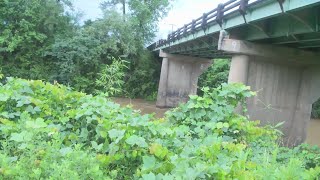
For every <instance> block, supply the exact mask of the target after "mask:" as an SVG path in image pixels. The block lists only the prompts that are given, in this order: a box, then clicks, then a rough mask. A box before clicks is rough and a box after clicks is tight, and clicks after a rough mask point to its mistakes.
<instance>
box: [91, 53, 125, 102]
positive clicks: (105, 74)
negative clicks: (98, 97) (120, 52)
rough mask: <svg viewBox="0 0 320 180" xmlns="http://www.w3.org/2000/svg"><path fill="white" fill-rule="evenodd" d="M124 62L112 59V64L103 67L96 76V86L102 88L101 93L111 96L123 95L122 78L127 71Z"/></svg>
mask: <svg viewBox="0 0 320 180" xmlns="http://www.w3.org/2000/svg"><path fill="white" fill-rule="evenodd" d="M126 63H128V62H127V61H125V60H121V59H115V58H113V60H112V64H110V65H105V66H104V67H103V68H102V70H101V72H100V73H99V74H98V79H97V80H96V85H97V86H98V87H102V92H104V93H108V94H109V95H111V96H117V95H122V94H123V93H124V90H123V89H124V84H125V83H124V76H125V71H126V69H128V67H127V65H126Z"/></svg>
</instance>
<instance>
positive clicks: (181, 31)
mask: <svg viewBox="0 0 320 180" xmlns="http://www.w3.org/2000/svg"><path fill="white" fill-rule="evenodd" d="M262 1H264V0H256V1H253V2H250V0H229V1H227V2H225V3H221V4H219V5H218V7H217V8H215V9H213V10H211V11H209V12H208V13H204V14H203V15H202V16H201V17H199V18H198V19H195V20H192V22H190V23H189V24H185V25H184V26H183V27H181V28H178V29H177V30H176V31H174V32H172V33H170V34H169V35H168V38H167V39H161V40H159V41H157V42H155V43H153V44H151V45H150V46H149V49H156V48H158V47H161V46H163V45H167V44H168V45H169V44H170V42H174V41H176V40H179V39H181V38H182V37H185V36H187V35H189V34H193V33H195V32H196V31H197V30H199V29H206V28H207V27H208V24H210V23H213V22H216V23H217V24H219V26H220V27H222V23H223V17H224V16H226V15H228V14H231V13H234V12H236V11H239V12H240V14H241V15H242V16H243V17H244V20H245V21H246V19H245V14H246V11H247V9H248V7H249V6H251V5H254V4H257V3H259V2H262ZM277 1H278V2H279V4H280V7H281V9H282V4H283V3H284V1H285V0H277Z"/></svg>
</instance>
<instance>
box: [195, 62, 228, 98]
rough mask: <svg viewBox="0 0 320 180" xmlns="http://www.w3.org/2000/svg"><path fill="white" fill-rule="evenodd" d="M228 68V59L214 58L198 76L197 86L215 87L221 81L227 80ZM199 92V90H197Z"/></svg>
mask: <svg viewBox="0 0 320 180" xmlns="http://www.w3.org/2000/svg"><path fill="white" fill-rule="evenodd" d="M229 69H230V60H228V59H215V60H214V63H213V64H212V65H211V66H210V67H209V68H208V70H206V71H205V72H204V73H203V74H202V75H201V76H200V77H199V83H198V86H199V87H200V89H199V90H201V88H202V87H209V88H216V87H219V86H220V85H221V84H222V83H226V82H228V75H229ZM198 92H199V94H201V93H202V92H201V91H198Z"/></svg>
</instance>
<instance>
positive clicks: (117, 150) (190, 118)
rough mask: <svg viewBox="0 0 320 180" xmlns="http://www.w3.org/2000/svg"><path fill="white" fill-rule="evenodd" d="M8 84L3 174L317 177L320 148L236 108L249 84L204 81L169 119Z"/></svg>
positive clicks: (33, 85)
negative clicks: (281, 138) (288, 141)
mask: <svg viewBox="0 0 320 180" xmlns="http://www.w3.org/2000/svg"><path fill="white" fill-rule="evenodd" d="M3 83H4V84H3V85H1V86H0V94H1V96H0V179H146V180H152V179H166V180H169V179H268V180H269V179H299V180H300V179H317V178H318V177H319V175H320V163H319V161H320V160H319V158H320V156H319V154H320V152H319V148H316V147H314V148H312V147H309V146H308V145H303V146H299V147H297V148H295V149H288V148H284V147H279V146H278V145H277V138H278V131H276V130H274V128H273V127H264V128H262V127H258V126H257V125H258V124H259V123H258V122H253V121H248V119H247V118H246V117H245V116H241V115H239V114H235V113H234V109H235V107H236V106H237V105H238V103H239V102H242V101H243V100H244V99H245V98H247V97H250V96H252V95H254V93H253V92H250V91H249V89H248V87H245V86H243V85H241V84H232V85H227V84H223V85H222V86H220V87H218V88H215V89H210V90H209V89H208V88H204V89H203V90H204V95H203V96H201V97H200V96H192V97H191V99H190V101H189V102H188V103H187V104H185V105H181V106H180V107H178V108H176V109H175V110H173V111H171V112H169V113H168V114H167V116H166V117H165V118H162V119H155V118H154V117H153V116H152V115H143V116H142V115H140V114H139V113H138V112H137V111H134V110H132V109H131V108H130V107H125V108H121V107H120V106H119V105H118V104H115V103H113V102H111V101H110V100H108V99H106V98H105V97H104V96H102V95H101V96H92V95H86V94H84V93H80V92H75V91H71V90H70V89H69V88H67V87H65V86H62V85H59V84H54V85H52V84H49V83H44V82H42V81H27V80H23V79H15V78H7V79H6V80H5V81H4V82H3Z"/></svg>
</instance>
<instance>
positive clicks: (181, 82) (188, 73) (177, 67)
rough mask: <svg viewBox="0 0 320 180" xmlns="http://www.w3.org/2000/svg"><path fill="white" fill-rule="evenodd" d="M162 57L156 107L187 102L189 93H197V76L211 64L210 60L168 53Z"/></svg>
mask: <svg viewBox="0 0 320 180" xmlns="http://www.w3.org/2000/svg"><path fill="white" fill-rule="evenodd" d="M160 57H162V58H163V61H162V67H161V76H160V82H159V89H158V97H157V107H161V108H167V107H176V106H178V104H179V103H183V102H187V101H188V99H189V95H193V94H196V93H197V84H198V78H199V76H200V75H201V74H202V73H203V72H204V71H205V70H206V69H207V68H208V67H209V66H210V65H211V63H212V60H210V59H204V58H197V57H190V56H182V55H173V54H168V53H165V52H163V51H160Z"/></svg>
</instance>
